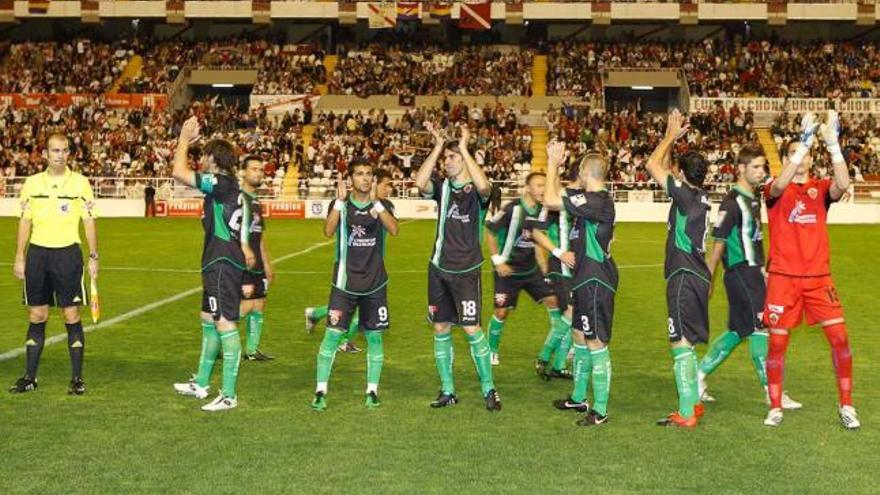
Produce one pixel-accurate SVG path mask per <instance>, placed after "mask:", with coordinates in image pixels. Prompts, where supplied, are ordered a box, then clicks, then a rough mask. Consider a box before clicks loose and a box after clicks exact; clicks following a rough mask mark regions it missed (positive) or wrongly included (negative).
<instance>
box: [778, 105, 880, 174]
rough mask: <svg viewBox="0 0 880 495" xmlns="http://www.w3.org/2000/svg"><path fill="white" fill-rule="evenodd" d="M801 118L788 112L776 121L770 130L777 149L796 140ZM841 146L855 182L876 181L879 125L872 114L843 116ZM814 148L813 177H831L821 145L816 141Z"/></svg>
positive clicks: (879, 167) (879, 166)
mask: <svg viewBox="0 0 880 495" xmlns="http://www.w3.org/2000/svg"><path fill="white" fill-rule="evenodd" d="M801 118H802V116H801V115H796V114H787V113H786V114H782V115H780V116H779V117H777V118H776V120H775V121H774V123H773V126H772V127H771V128H770V131H771V132H772V134H773V139H774V140H775V141H776V146H777V148H778V149H779V150H782V147H783V146H784V144H785V143H786V142H788V141H789V140H790V139H797V138H798V136H799V135H800V122H801ZM840 145H841V149H842V150H843V151H844V156H845V157H846V162H847V165H848V166H849V170H850V176H851V177H852V179H853V181H854V182H865V181H866V180H870V179H872V178H873V179H874V180H876V178H877V177H878V176H880V122H878V121H877V119H876V118H875V117H874V116H873V115H864V116H855V115H850V116H844V117H842V118H841V133H840ZM813 146H814V154H813V169H812V171H811V173H812V175H813V176H814V177H818V178H827V177H830V176H831V174H832V173H833V171H832V166H831V156H830V155H829V154H828V151H827V150H826V149H825V145H824V143H822V140H821V139H817V140H816V142H815V143H814V145H813ZM866 177H868V179H866Z"/></svg>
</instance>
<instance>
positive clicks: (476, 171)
mask: <svg viewBox="0 0 880 495" xmlns="http://www.w3.org/2000/svg"><path fill="white" fill-rule="evenodd" d="M470 138H471V131H470V130H469V129H468V127H467V124H462V125H461V139H460V140H459V141H458V150H459V151H460V152H461V156H462V158H464V164H465V166H466V167H467V170H468V173H469V174H470V176H471V180H473V181H474V187H475V188H476V189H477V192H478V193H480V196H482V197H483V198H484V199H485V198H488V197H489V195H490V194H492V183H491V182H489V178H488V177H486V173H485V172H483V169H481V168H480V166H479V165H477V161H476V160H474V157H473V156H471V152H470V151H468V147H467V146H468V141H469V140H470Z"/></svg>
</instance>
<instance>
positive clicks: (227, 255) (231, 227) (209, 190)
mask: <svg viewBox="0 0 880 495" xmlns="http://www.w3.org/2000/svg"><path fill="white" fill-rule="evenodd" d="M196 187H197V188H198V189H199V190H200V191H202V192H203V193H205V203H204V209H203V215H202V227H203V228H204V230H205V246H204V249H203V251H202V270H204V269H205V268H207V267H208V266H210V265H212V264H214V263H217V262H219V261H223V262H226V263H230V264H232V265H234V266H235V267H237V268H239V269H242V270H244V269H245V262H244V253H243V252H242V250H241V243H242V241H243V240H244V241H245V242H247V241H248V236H249V235H250V232H251V226H250V225H251V216H252V215H251V207H250V202H248V201H246V200H245V194H244V193H242V192H241V189H239V187H238V182H237V181H236V180H235V179H233V178H232V177H229V176H227V175H220V174H201V173H196Z"/></svg>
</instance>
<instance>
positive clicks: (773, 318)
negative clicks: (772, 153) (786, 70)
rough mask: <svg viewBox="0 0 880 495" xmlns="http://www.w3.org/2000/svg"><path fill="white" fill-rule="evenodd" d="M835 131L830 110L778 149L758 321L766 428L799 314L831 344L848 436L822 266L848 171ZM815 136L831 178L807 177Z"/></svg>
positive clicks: (847, 400) (843, 336) (838, 329)
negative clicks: (763, 348) (766, 337)
mask: <svg viewBox="0 0 880 495" xmlns="http://www.w3.org/2000/svg"><path fill="white" fill-rule="evenodd" d="M839 132H840V122H839V119H838V116H837V112H835V111H833V110H831V111H829V112H828V117H827V118H826V120H825V123H824V124H821V125H820V124H819V120H818V118H817V117H816V115H814V114H811V113H810V114H807V115H805V116H804V118H803V121H802V122H801V135H800V139H799V140H792V141H791V142H789V143H786V144H785V146H784V148H783V150H782V151H783V155H784V156H783V157H782V163H783V168H782V172H781V173H780V174H779V177H776V178H775V179H774V180H773V181H772V182H770V183H769V184H768V185H767V186H765V188H764V199H765V201H766V202H767V217H768V224H769V227H770V258H769V262H768V265H767V272H768V274H769V275H768V279H767V301H766V303H765V306H764V320H765V323H766V324H767V327H768V328H770V351H769V354H768V356H767V381H768V386H769V387H768V388H769V395H770V412H769V413H768V414H767V418H766V419H765V420H764V424H765V425H767V426H779V425H780V424H781V423H782V377H783V370H784V368H785V350H786V348H787V347H788V339H789V332H790V331H791V329H792V328H794V327H796V326H798V325H799V324H800V323H801V321H802V319H803V317H804V315H806V319H807V323H808V324H809V325H816V324H819V325H821V326H822V330H823V331H824V332H825V337H826V338H827V339H828V342H829V343H830V344H831V359H832V361H833V363H834V371H835V373H836V375H837V389H838V393H839V401H840V404H839V410H838V411H839V416H840V422H841V423H842V424H843V426H844V428H846V429H850V430H854V429H857V428H859V426H860V424H859V418H858V415H857V414H856V410H855V408H853V406H852V353H851V352H850V347H849V340H848V338H847V331H846V324H845V322H844V321H845V320H844V318H843V307H842V306H841V304H840V299H839V298H838V296H837V290H836V289H835V288H834V281H833V280H832V279H831V269H830V263H829V247H828V229H827V220H828V209H829V208H830V207H831V205H832V203H834V202H836V201H838V200H840V198H841V197H842V196H843V195H844V193H846V191H847V189H848V188H849V172H848V170H847V165H846V161H845V160H844V158H843V153H842V152H841V150H840V144H839V143H838V134H839ZM817 134H818V136H819V137H820V138H821V139H822V140H823V141H824V142H825V147H826V148H827V150H828V152H829V154H830V155H831V160H832V163H833V167H834V175H833V178H832V179H816V178H812V177H810V175H809V171H810V167H811V166H812V162H813V159H812V156H811V154H810V148H811V147H812V145H813V142H814V141H815V139H816V137H817Z"/></svg>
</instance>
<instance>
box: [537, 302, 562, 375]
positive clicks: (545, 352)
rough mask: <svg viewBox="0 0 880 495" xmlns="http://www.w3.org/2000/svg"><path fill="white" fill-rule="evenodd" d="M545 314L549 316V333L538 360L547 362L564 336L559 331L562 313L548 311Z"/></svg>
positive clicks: (552, 310)
mask: <svg viewBox="0 0 880 495" xmlns="http://www.w3.org/2000/svg"><path fill="white" fill-rule="evenodd" d="M547 314H548V315H549V316H550V331H549V332H547V338H545V339H544V347H542V348H541V352H540V353H539V354H538V359H540V360H541V361H546V362H549V361H550V356H551V355H552V354H553V351H555V350H556V349H557V348H558V347H559V342H560V341H561V340H562V338H563V337H564V336H565V333H564V332H562V331H560V329H561V328H562V312H561V311H559V310H558V309H548V310H547Z"/></svg>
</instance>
